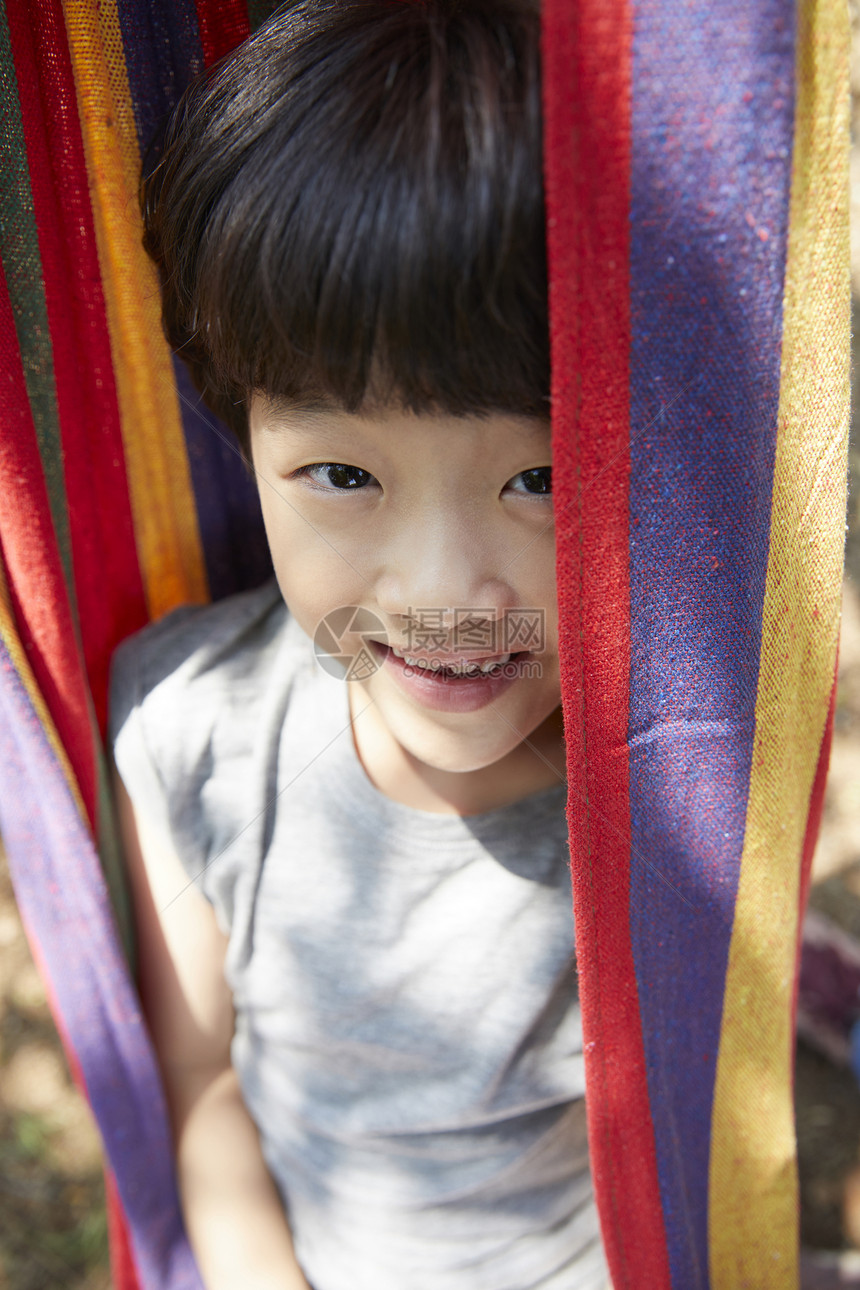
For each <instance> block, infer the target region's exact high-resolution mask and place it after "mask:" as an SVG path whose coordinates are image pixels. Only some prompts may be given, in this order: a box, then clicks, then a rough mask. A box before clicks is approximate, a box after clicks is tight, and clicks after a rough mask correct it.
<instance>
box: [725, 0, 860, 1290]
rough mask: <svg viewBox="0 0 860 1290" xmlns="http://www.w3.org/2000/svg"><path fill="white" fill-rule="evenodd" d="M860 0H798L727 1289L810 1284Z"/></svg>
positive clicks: (735, 950) (732, 977) (741, 942)
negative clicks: (805, 1190)
mask: <svg viewBox="0 0 860 1290" xmlns="http://www.w3.org/2000/svg"><path fill="white" fill-rule="evenodd" d="M848 48H849V26H848V7H847V5H846V4H845V2H844V0H801V3H800V5H799V11H798V32H797V97H796V113H795V137H794V156H793V169H792V187H791V207H790V217H789V221H790V222H789V238H788V260H787V265H786V282H785V299H784V313H783V347H782V370H781V385H780V400H779V425H778V435H777V444H776V461H775V470H774V490H773V510H772V517H771V533H770V551H769V557H768V569H767V582H766V588H765V603H764V621H763V631H762V646H761V668H760V674H759V682H758V694H757V701H756V736H755V751H754V756H753V766H752V774H751V780H750V791H749V803H748V808H747V825H746V835H745V839H744V850H743V857H742V861H741V873H740V883H739V888H738V896H737V902H736V905H735V920H734V926H733V930H732V940H731V945H730V950H729V965H728V975H727V980H726V994H725V1003H724V1011H723V1021H722V1030H721V1037H720V1049H719V1055H718V1062H717V1077H716V1086H715V1092H714V1107H713V1119H712V1125H711V1160H710V1206H709V1242H710V1256H711V1285H712V1288H713V1290H738V1288H739V1287H742V1286H749V1287H755V1290H771V1288H772V1290H790V1287H796V1286H797V1285H798V1189H797V1167H796V1149H795V1136H794V1117H793V1108H792V1072H793V1061H794V1036H793V1033H792V1029H791V1020H792V1016H791V1004H792V993H793V984H794V972H795V949H796V937H797V931H798V901H799V879H800V862H801V854H802V848H803V841H804V835H805V831H806V823H807V813H808V809H809V799H810V794H811V791H812V785H813V779H814V776H815V771H816V767H817V763H818V757H819V752H820V748H821V741H822V736H823V732H824V727H825V722H826V717H827V710H828V702H829V698H830V692H831V687H832V684H833V675H834V669H835V664H836V644H837V635H838V626H839V603H840V601H839V596H840V579H841V570H842V557H843V545H844V529H845V477H846V452H847V435H848V409H849V389H848V364H849V341H850V322H849V319H850V283H849V274H848V142H849V140H848Z"/></svg>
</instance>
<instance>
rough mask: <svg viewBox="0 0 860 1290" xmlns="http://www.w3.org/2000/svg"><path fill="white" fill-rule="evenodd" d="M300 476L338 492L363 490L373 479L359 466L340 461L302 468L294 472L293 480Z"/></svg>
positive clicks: (324, 462) (367, 471) (323, 462)
mask: <svg viewBox="0 0 860 1290" xmlns="http://www.w3.org/2000/svg"><path fill="white" fill-rule="evenodd" d="M302 475H305V476H307V478H308V479H310V480H311V481H312V482H313V483H315V484H318V485H319V486H321V487H322V488H328V489H329V490H332V489H334V490H337V491H338V492H347V491H348V490H350V489H356V488H364V487H366V485H367V484H368V483H369V482H370V480H372V479H373V476H372V475H371V473H370V471H369V470H362V469H361V467H360V466H347V465H345V464H344V463H343V462H341V461H322V462H316V463H315V464H314V465H313V466H302V468H301V469H300V470H297V471H296V472H295V475H294V478H299V477H301V476H302Z"/></svg>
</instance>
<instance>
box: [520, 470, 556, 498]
mask: <svg viewBox="0 0 860 1290" xmlns="http://www.w3.org/2000/svg"><path fill="white" fill-rule="evenodd" d="M520 479H521V480H522V481H523V487H522V488H516V487H515V488H514V492H515V493H533V494H538V495H540V494H548V493H551V492H552V466H538V467H536V468H535V469H534V470H521V471H520V473H519V474H518V475H514V477H513V479H512V480H511V484H512V485H515V484H516V482H517V480H520Z"/></svg>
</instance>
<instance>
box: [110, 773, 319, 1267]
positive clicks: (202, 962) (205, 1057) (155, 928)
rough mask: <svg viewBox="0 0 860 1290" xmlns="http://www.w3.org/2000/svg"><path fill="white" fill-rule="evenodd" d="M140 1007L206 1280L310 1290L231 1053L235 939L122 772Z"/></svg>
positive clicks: (120, 787) (121, 809)
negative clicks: (230, 950) (230, 977)
mask: <svg viewBox="0 0 860 1290" xmlns="http://www.w3.org/2000/svg"><path fill="white" fill-rule="evenodd" d="M115 785H116V796H117V803H118V808H119V816H120V825H121V829H122V834H123V840H124V843H125V854H126V859H127V864H128V873H129V879H130V882H131V890H132V897H133V901H134V908H135V921H136V925H137V935H138V957H139V972H138V978H139V983H140V991H141V998H142V1001H143V1009H144V1013H145V1015H146V1018H147V1021H148V1023H149V1027H150V1031H151V1033H152V1038H153V1042H154V1045H155V1049H156V1053H157V1055H158V1060H159V1065H160V1067H161V1073H162V1076H163V1079H164V1086H165V1092H166V1095H167V1101H168V1107H169V1110H170V1119H171V1123H172V1127H173V1136H174V1142H175V1147H176V1159H177V1169H178V1175H179V1189H180V1193H181V1197H182V1209H183V1213H184V1216H185V1224H186V1227H187V1229H188V1235H189V1238H190V1241H191V1244H192V1247H193V1249H194V1253H195V1255H196V1257H197V1262H198V1265H199V1267H200V1271H201V1273H202V1275H203V1279H204V1281H205V1283H206V1286H207V1290H236V1287H237V1286H241V1287H242V1290H308V1284H307V1282H306V1281H305V1278H304V1276H303V1275H302V1273H301V1270H300V1269H299V1266H298V1263H297V1262H296V1258H295V1255H294V1253H293V1243H292V1239H291V1237H290V1231H289V1227H288V1225H287V1220H286V1217H285V1215H284V1210H283V1207H282V1205H281V1201H280V1197H279V1195H278V1192H277V1189H276V1187H275V1184H274V1182H273V1181H272V1177H271V1175H270V1174H269V1171H268V1169H267V1167H266V1163H265V1161H264V1159H263V1154H262V1150H261V1148H260V1141H259V1137H258V1134H257V1130H256V1127H255V1125H254V1122H253V1121H252V1119H251V1117H250V1115H249V1114H248V1111H247V1110H246V1108H245V1105H244V1102H243V1101H242V1096H241V1093H240V1091H239V1084H238V1080H237V1078H236V1074H235V1072H234V1070H233V1067H232V1065H231V1063H230V1041H231V1039H232V1036H233V1025H234V1018H233V1004H232V999H231V995H230V991H229V989H228V987H227V983H226V981H225V979H224V956H225V952H226V948H227V938H226V937H225V936H224V934H223V933H222V932H221V931H220V929H219V928H218V926H217V923H216V921H215V915H214V912H213V910H212V907H211V906H210V904H209V902H208V901H207V900H205V899H204V897H203V896H201V895H200V893H199V892H198V891H197V889H196V888H195V887H194V886H193V884H191V883H189V880H188V878H187V876H186V874H185V871H184V870H183V868H182V866H181V864H180V862H179V860H178V858H177V856H176V855H175V854H174V853H173V852H172V850H171V849H170V847H169V846H166V845H165V844H164V843H163V842H162V841H161V839H160V838H157V837H156V836H154V835H151V834H150V833H149V832H148V830H147V825H146V821H145V820H137V819H136V818H135V814H134V809H133V807H132V805H131V802H130V800H129V798H128V794H127V793H126V792H125V789H124V788H123V785H122V782H121V781H120V779H119V776H118V775H117V776H115Z"/></svg>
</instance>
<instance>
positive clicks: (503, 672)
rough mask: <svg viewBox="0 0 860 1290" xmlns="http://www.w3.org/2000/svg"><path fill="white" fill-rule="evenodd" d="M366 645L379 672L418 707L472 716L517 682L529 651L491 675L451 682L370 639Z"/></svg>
mask: <svg viewBox="0 0 860 1290" xmlns="http://www.w3.org/2000/svg"><path fill="white" fill-rule="evenodd" d="M368 643H369V644H370V646H371V648H372V650H373V652H374V654H375V655H376V657H377V658H378V659H379V660H380V662H381V663H382V670H383V672H384V673H385V674H386V675H388V676H390V677H391V679H392V681H393V682H394V684H395V685H396V686H397V687H398V689H400V690H402V691H403V693H404V694H406V695H407V696H408V698H410V699H411V700H412V701H413V702H415V703H418V704H420V706H421V707H424V708H431V709H434V710H435V711H438V712H476V711H477V710H478V709H480V708H484V707H486V706H487V704H489V703H492V702H493V700H494V699H498V698H499V697H500V695H502V694H504V692H505V690H507V689H509V688H510V686H512V685H513V684H514V683H515V682H516V681H517V680H518V679H520V678H519V676H518V671H519V669H518V666H517V665H518V663H519V662H520V661H521V660H522V659H525V658H528V657H529V651H528V650H523V651H521V652H520V653H518V654H512V655H511V659H510V663H509V664H507V665H505V666H504V667H501V668H498V669H497V670H495V671H493V672H484V673H480V672H479V673H476V674H475V675H473V676H464V677H457V678H456V679H454V678H452V677H450V676H445V675H444V674H439V675H437V674H436V673H434V672H433V671H430V670H427V671H425V670H424V669H422V668H416V667H411V666H410V665H409V664H408V663H406V661H405V660H404V659H401V658H398V657H397V656H396V654H394V653H393V651H392V649H391V647H390V646H388V645H385V644H383V643H382V641H377V640H373V639H372V638H371V639H370V640H369V642H368ZM413 657H414V656H413ZM448 657H449V658H453V657H455V656H454V655H448ZM457 657H459V655H458V656H457ZM485 657H486V656H485Z"/></svg>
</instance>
